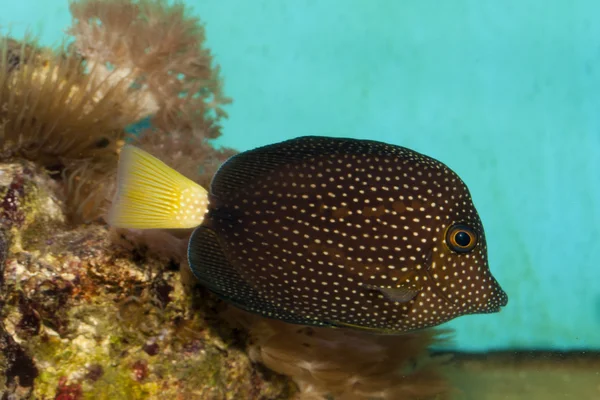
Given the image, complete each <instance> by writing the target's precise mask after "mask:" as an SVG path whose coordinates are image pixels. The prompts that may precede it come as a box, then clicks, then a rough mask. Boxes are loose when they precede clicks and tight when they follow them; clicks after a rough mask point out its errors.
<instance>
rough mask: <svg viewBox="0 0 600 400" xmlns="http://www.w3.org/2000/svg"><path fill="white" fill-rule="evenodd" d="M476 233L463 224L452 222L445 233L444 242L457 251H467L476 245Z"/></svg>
mask: <svg viewBox="0 0 600 400" xmlns="http://www.w3.org/2000/svg"><path fill="white" fill-rule="evenodd" d="M477 239H478V236H477V233H476V232H475V231H474V230H473V229H471V228H470V227H468V226H467V225H464V224H454V225H452V226H451V227H450V228H449V229H448V232H447V233H446V244H447V245H448V247H449V248H450V250H452V251H455V252H457V253H468V252H469V251H471V250H473V249H474V248H475V246H476V245H477Z"/></svg>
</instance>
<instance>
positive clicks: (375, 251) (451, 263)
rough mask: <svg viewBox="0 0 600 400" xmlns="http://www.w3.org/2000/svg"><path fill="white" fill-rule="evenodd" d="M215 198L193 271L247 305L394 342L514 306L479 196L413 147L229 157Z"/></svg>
mask: <svg viewBox="0 0 600 400" xmlns="http://www.w3.org/2000/svg"><path fill="white" fill-rule="evenodd" d="M209 198H210V204H211V207H210V208H209V212H208V214H207V215H206V219H205V221H204V222H203V224H202V226H201V228H199V230H198V231H197V233H196V234H194V236H193V237H192V239H191V240H190V247H189V257H190V265H191V267H192V270H193V271H194V273H195V274H196V276H197V277H198V278H199V279H200V280H201V281H202V282H205V283H206V284H207V286H209V287H211V288H212V289H213V290H214V291H216V292H217V293H218V294H220V295H221V296H222V297H224V298H226V299H228V300H229V301H231V302H233V303H235V304H237V305H238V306H239V307H242V308H245V309H247V310H250V311H253V312H256V313H259V314H263V315H265V316H268V317H273V318H279V319H283V320H286V321H289V322H295V323H301V324H314V325H333V326H345V327H354V328H362V329H369V330H374V331H380V332H388V333H394V332H406V331H411V330H415V329H420V328H425V327H430V326H435V325H439V324H441V323H443V322H445V321H448V320H450V319H453V318H455V317H458V316H460V315H463V314H472V313H489V312H496V311H499V309H500V307H502V306H504V305H506V304H507V296H506V294H505V293H504V291H503V290H502V289H501V288H500V286H499V284H498V283H497V281H496V280H495V279H494V277H493V276H492V274H491V273H490V270H489V266H488V261H487V248H486V242H485V235H484V231H483V226H482V224H481V221H480V219H479V216H478V213H477V211H476V209H475V207H474V205H473V203H472V200H471V196H470V194H469V191H468V189H467V187H466V186H465V184H464V183H463V182H462V180H461V179H460V178H459V177H458V176H457V175H456V174H455V173H454V172H453V171H452V170H450V169H449V168H448V167H447V166H446V165H444V164H442V163H441V162H439V161H437V160H435V159H432V158H430V157H427V156H424V155H422V154H419V153H417V152H415V151H412V150H409V149H407V148H403V147H399V146H393V145H388V144H385V143H381V142H375V141H365V140H354V139H338V138H327V137H301V138H297V139H293V140H290V141H287V142H282V143H278V144H274V145H270V146H266V147H263V148H259V149H256V150H252V151H249V152H246V153H242V154H240V155H237V156H235V157H233V158H232V159H230V160H229V161H228V162H227V163H225V165H224V166H223V167H222V168H221V169H220V170H219V172H218V173H217V174H216V176H215V178H214V180H213V184H212V186H211V192H210V194H209ZM211 251H213V252H215V253H220V254H219V255H218V256H215V257H212V256H207V254H209V253H211ZM223 271H227V273H223Z"/></svg>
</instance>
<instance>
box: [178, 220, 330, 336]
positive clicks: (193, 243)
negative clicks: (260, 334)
mask: <svg viewBox="0 0 600 400" xmlns="http://www.w3.org/2000/svg"><path fill="white" fill-rule="evenodd" d="M188 261H189V264H190V268H191V270H192V272H193V273H194V276H196V278H197V279H198V280H199V281H200V283H201V284H202V285H203V286H205V287H206V288H207V289H209V290H210V291H212V292H213V293H215V294H216V295H217V296H219V297H220V298H222V299H223V300H225V301H226V302H228V303H230V304H233V305H234V306H236V307H238V308H241V309H242V310H246V311H249V312H252V313H255V314H259V315H262V316H264V317H267V318H274V319H278V320H280V321H285V322H290V323H294V324H301V325H319V326H322V325H325V324H324V323H321V322H319V321H315V320H313V319H307V318H304V317H302V316H300V315H296V314H293V313H291V312H288V311H285V310H282V309H279V308H277V307H276V306H275V305H274V304H273V303H271V302H270V301H268V300H267V299H265V298H263V297H261V296H260V295H259V293H258V292H257V291H256V290H255V289H254V288H253V287H252V286H251V285H250V284H249V283H248V282H247V281H246V280H245V279H244V278H243V277H242V276H241V274H240V273H239V272H238V270H237V269H236V268H235V267H234V266H233V265H232V264H231V263H230V262H229V260H228V259H227V256H226V255H225V253H224V251H223V248H222V247H221V244H220V243H219V239H218V237H217V235H216V233H215V232H214V231H213V230H212V229H210V228H207V227H204V226H200V227H198V228H196V230H195V231H194V232H193V233H192V236H191V238H190V241H189V245H188Z"/></svg>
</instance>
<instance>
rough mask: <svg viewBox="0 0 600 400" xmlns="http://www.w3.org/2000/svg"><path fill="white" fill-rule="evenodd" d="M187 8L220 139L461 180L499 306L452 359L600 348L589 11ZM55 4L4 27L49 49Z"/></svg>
mask: <svg viewBox="0 0 600 400" xmlns="http://www.w3.org/2000/svg"><path fill="white" fill-rule="evenodd" d="M187 3H188V4H189V5H190V6H191V9H192V10H193V12H195V13H197V14H198V15H199V16H200V17H201V18H202V20H203V21H204V22H205V23H206V29H207V35H208V45H209V46H210V47H211V49H212V50H213V52H214V54H215V56H216V61H217V62H218V63H219V64H220V65H221V66H222V75H223V76H224V78H225V91H226V93H227V94H228V95H230V96H231V97H233V98H234V103H233V104H232V105H231V106H229V107H228V108H227V110H228V112H229V113H230V118H229V120H227V121H226V122H225V123H224V130H223V132H224V135H223V137H222V139H221V140H220V143H221V144H223V145H227V146H232V147H235V148H236V149H238V150H246V149H249V148H252V147H255V146H258V145H263V144H266V143H270V142H274V141H280V140H283V139H288V138H291V137H295V136H300V135H306V134H322V135H333V136H349V137H356V138H369V139H376V140H382V141H387V142H391V143H395V144H399V145H403V146H407V147H411V148H413V149H416V150H418V151H420V152H423V153H426V154H428V155H430V156H433V157H435V158H438V159H440V160H441V161H443V162H445V163H446V164H448V165H449V166H450V167H451V168H453V169H454V170H455V171H456V172H458V174H459V175H460V176H461V177H462V178H463V179H464V180H465V182H466V183H467V185H468V186H469V188H470V189H471V192H472V195H473V198H474V201H475V204H476V206H477V208H478V210H479V212H480V215H481V217H482V220H483V222H484V225H485V228H486V234H487V237H488V245H489V253H490V264H491V268H492V272H493V274H494V275H495V276H496V278H497V279H498V281H499V282H500V283H501V285H502V286H503V288H504V289H505V290H506V292H507V293H508V295H509V304H508V306H507V307H506V308H505V309H504V310H503V311H502V312H501V313H499V314H491V315H479V316H465V317H461V318H459V319H457V320H455V321H452V322H450V323H449V324H447V325H448V326H451V327H453V328H455V329H456V332H457V334H456V340H455V341H454V343H453V344H452V347H454V348H457V349H460V350H486V349H492V348H494V349H521V348H544V349H579V348H584V349H585V348H587V349H590V348H594V349H600V334H598V332H599V330H600V284H599V282H600V266H599V265H598V260H599V259H600V231H599V230H600V229H599V227H600V208H599V205H600V179H599V171H600V24H598V23H597V22H596V16H597V15H598V13H599V12H600V5H599V4H598V3H597V2H595V1H592V0H589V1H584V0H579V1H577V0H575V1H571V2H548V1H546V0H528V1H522V0H505V1H503V2H491V1H478V0H472V1H468V0H454V1H452V2H438V1H433V0H412V1H397V0H373V1H365V0H343V1H342V0H337V1H334V0H321V1H316V0H295V1H293V2H292V1H287V2H286V1H281V0H263V1H260V0H253V1H249V0H198V1H196V0H190V1H188V2H187ZM67 8H68V5H67V3H66V1H64V0H52V1H50V0H38V1H35V0H22V1H21V2H10V3H7V4H5V5H4V7H3V10H2V13H1V14H0V25H1V27H2V29H3V31H4V32H10V33H11V34H13V35H14V36H15V37H17V38H19V37H22V35H23V34H24V32H25V31H26V30H27V29H29V30H31V31H32V32H34V33H37V34H40V35H41V40H42V42H43V43H44V44H54V43H57V42H58V41H59V40H60V38H61V37H62V34H63V30H64V29H65V28H66V27H67V26H68V24H69V21H70V16H69V13H68V10H67Z"/></svg>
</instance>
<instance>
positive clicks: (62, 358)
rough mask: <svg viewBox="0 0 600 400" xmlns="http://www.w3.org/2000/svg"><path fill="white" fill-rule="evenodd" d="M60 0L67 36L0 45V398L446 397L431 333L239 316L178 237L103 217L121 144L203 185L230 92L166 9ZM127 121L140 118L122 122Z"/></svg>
mask: <svg viewBox="0 0 600 400" xmlns="http://www.w3.org/2000/svg"><path fill="white" fill-rule="evenodd" d="M70 9H71V12H72V14H73V17H74V21H73V25H72V27H71V28H70V30H69V33H70V34H71V35H72V36H73V38H74V39H75V40H74V41H73V42H72V43H71V44H70V45H69V46H60V47H59V48H57V49H45V48H42V47H40V46H38V45H37V43H36V42H34V41H31V40H25V41H23V42H19V41H15V40H14V39H9V38H5V39H4V41H3V44H2V49H3V50H2V59H1V60H0V103H2V105H3V108H2V110H0V128H1V129H0V222H1V229H0V261H2V262H1V264H0V265H1V266H2V274H0V282H1V288H0V305H1V309H0V317H1V320H0V370H1V372H2V376H1V378H4V379H0V391H2V393H3V396H4V397H10V396H12V398H36V399H49V398H58V399H61V400H65V399H84V398H100V399H163V398H169V399H211V400H212V399H264V400H268V399H303V400H309V399H337V400H354V399H356V400H371V399H377V400H396V399H399V400H403V399H407V400H409V399H410V400H412V399H415V400H416V399H443V398H446V396H447V394H448V393H449V387H448V384H447V383H446V381H445V379H444V377H443V375H442V374H441V372H440V366H441V364H442V362H444V360H443V359H439V358H433V357H431V356H430V355H429V352H428V350H427V349H428V347H430V346H432V345H435V344H439V343H442V342H443V341H444V340H445V338H446V336H445V335H446V332H445V331H440V330H429V331H422V332H414V333H410V334H406V335H403V336H372V335H369V334H366V333H361V332H349V331H347V330H344V329H337V330H331V329H327V328H319V327H312V328H307V327H303V326H298V325H291V324H287V323H284V322H280V321H274V320H268V319H264V318H261V317H259V316H257V315H253V314H248V313H246V312H244V311H241V310H238V309H236V308H234V307H231V306H229V305H227V304H226V303H225V302H223V301H221V300H219V299H217V298H216V297H215V296H213V295H212V294H210V293H209V292H208V291H207V290H206V289H205V288H203V287H202V286H201V285H198V283H197V281H196V280H195V279H194V277H193V276H192V275H191V273H190V270H189V266H188V265H187V260H186V254H185V248H186V244H187V241H188V239H189V236H190V234H191V232H189V231H160V230H159V231H151V232H145V231H135V230H126V229H114V228H108V227H107V226H106V225H105V224H104V220H103V218H104V216H105V212H106V210H107V208H108V206H110V202H111V199H112V196H113V194H114V191H115V189H116V186H115V184H116V182H115V174H116V171H117V160H118V158H119V154H120V152H121V149H122V147H123V145H124V144H125V143H130V144H133V145H135V146H137V147H140V148H142V149H143V150H146V151H148V152H150V153H153V154H157V155H159V156H160V157H161V159H163V160H164V161H165V162H166V163H167V164H169V165H170V166H172V167H174V168H175V169H177V170H178V171H179V172H181V173H182V174H183V175H184V176H186V177H187V178H189V179H191V180H193V181H194V182H196V183H198V184H200V185H202V186H205V187H208V185H209V183H210V181H211V178H212V177H213V175H214V173H215V171H216V170H217V169H218V168H219V166H220V165H221V164H222V163H223V162H224V161H225V160H226V159H228V158H229V156H231V155H233V154H234V151H232V150H229V149H220V150H216V149H215V148H213V147H212V145H211V142H210V140H211V139H214V138H216V137H218V136H219V135H220V125H219V121H220V119H221V118H224V117H225V116H226V114H225V112H224V111H223V109H222V107H221V106H222V105H224V104H227V103H228V102H229V101H230V100H229V99H228V98H227V97H226V96H225V95H224V94H223V92H222V83H221V79H220V76H219V69H218V67H215V66H214V65H213V61H212V57H211V54H210V52H209V51H208V49H206V48H205V47H204V29H203V27H202V26H201V25H200V24H199V22H198V20H197V19H196V18H194V17H190V16H188V15H187V14H186V13H185V11H186V10H185V9H184V7H183V6H182V4H181V3H178V2H175V3H174V4H171V3H168V2H166V1H160V0H157V1H151V0H139V1H134V0H106V1H104V0H102V1H101V0H80V1H73V2H71V3H70ZM181 93H185V94H186V95H185V96H180V94H181ZM140 119H146V120H147V121H149V122H150V125H151V126H152V127H151V128H146V129H143V130H142V131H140V132H136V133H135V134H131V133H129V127H130V126H131V125H132V124H134V123H136V122H138V121H140ZM82 222H86V224H83V223H82ZM263 366H266V367H267V368H264V367H263ZM272 371H275V373H274V372H272ZM285 375H287V377H286V376H285Z"/></svg>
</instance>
